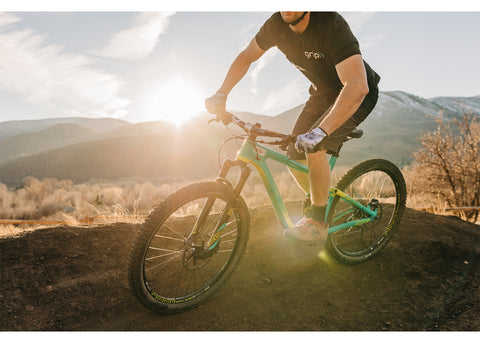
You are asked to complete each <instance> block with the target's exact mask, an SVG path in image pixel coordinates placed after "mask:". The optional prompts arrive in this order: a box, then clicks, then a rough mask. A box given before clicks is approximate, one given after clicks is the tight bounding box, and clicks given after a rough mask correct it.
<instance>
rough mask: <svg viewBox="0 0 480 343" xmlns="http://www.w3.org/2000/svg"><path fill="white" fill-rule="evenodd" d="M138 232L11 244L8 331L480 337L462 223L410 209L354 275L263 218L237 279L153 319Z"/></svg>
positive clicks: (475, 284)
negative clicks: (134, 255)
mask: <svg viewBox="0 0 480 343" xmlns="http://www.w3.org/2000/svg"><path fill="white" fill-rule="evenodd" d="M297 205H298V204H297ZM297 205H295V206H297ZM138 228H139V226H136V225H128V224H118V225H111V226H101V227H91V228H85V227H83V228H82V227H56V228H50V229H44V230H37V231H34V232H31V233H28V234H25V235H23V236H21V237H16V238H8V239H2V240H0V275H1V283H0V303H1V304H2V306H0V329H1V330H23V331H26V330H75V331H81V330H140V331H143V330H156V331H174V330H181V331H189V330H199V331H200V330H201V331H205V330H209V331H215V330H249V331H261V330H275V331H282V330H289V331H298V330H314V331H321V330H335V331H336V330H368V331H377V330H392V331H393V330H395V331H398V330H409V331H417V330H474V331H476V330H480V289H479V285H480V263H479V262H480V258H479V256H480V255H479V254H480V251H479V242H480V227H479V226H477V225H473V224H469V223H466V222H463V221H461V220H458V219H456V218H453V217H443V216H436V215H432V214H428V213H423V212H418V211H413V210H407V211H406V213H405V217H404V220H403V221H402V225H401V227H400V230H399V232H398V233H397V234H396V235H395V236H394V237H393V239H392V241H391V242H390V243H389V245H388V246H387V247H386V248H385V250H384V251H383V252H382V253H381V254H380V255H379V256H378V257H376V258H374V259H373V260H371V261H368V262H366V263H363V264H360V265H357V266H346V265H342V264H339V263H337V262H335V261H333V260H331V259H329V258H328V257H327V256H326V255H325V253H324V252H323V247H319V246H317V247H307V248H305V247H295V246H292V245H291V244H288V243H287V242H285V240H284V239H283V236H282V232H281V230H280V229H279V226H278V224H277V222H276V220H274V217H273V210H272V209H271V208H268V207H263V208H257V209H255V210H253V211H252V231H251V235H250V241H249V244H248V246H247V251H246V253H245V255H244V256H243V258H242V260H241V261H240V264H239V266H238V268H237V270H236V271H235V272H234V274H233V276H232V277H231V278H230V280H228V281H227V283H226V284H225V285H224V286H223V288H222V289H221V290H220V291H219V292H218V293H216V294H215V295H213V296H212V297H211V298H210V299H209V301H207V302H206V303H205V304H203V305H202V306H200V307H199V308H198V309H195V310H192V311H189V312H186V313H182V314H178V315H173V316H160V315H157V314H154V313H152V312H150V311H148V310H146V309H145V308H143V307H142V306H141V305H140V304H139V303H138V302H137V301H136V299H135V298H134V296H133V295H132V294H131V292H130V289H129V287H128V282H127V276H126V270H127V259H128V253H129V249H130V245H131V244H132V242H133V239H134V237H135V234H136V232H137V230H138Z"/></svg>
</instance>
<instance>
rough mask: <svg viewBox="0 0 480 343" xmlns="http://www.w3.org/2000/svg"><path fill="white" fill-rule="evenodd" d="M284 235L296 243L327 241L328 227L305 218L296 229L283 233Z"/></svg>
mask: <svg viewBox="0 0 480 343" xmlns="http://www.w3.org/2000/svg"><path fill="white" fill-rule="evenodd" d="M283 234H284V235H285V236H286V237H287V238H289V239H293V240H295V241H302V242H317V241H326V240H327V236H328V225H327V224H326V223H320V222H317V221H316V220H315V219H312V218H307V217H303V218H302V220H300V221H299V222H298V223H297V224H296V225H295V226H294V227H292V228H291V229H287V230H285V231H283Z"/></svg>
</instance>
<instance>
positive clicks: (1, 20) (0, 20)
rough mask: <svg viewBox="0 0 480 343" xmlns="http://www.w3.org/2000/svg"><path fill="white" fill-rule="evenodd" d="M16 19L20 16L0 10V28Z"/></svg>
mask: <svg viewBox="0 0 480 343" xmlns="http://www.w3.org/2000/svg"><path fill="white" fill-rule="evenodd" d="M18 21H20V18H18V17H16V16H14V15H13V14H9V13H2V12H0V29H2V28H4V27H5V26H7V25H10V24H13V23H16V22H18Z"/></svg>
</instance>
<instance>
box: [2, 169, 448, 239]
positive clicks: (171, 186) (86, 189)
mask: <svg viewBox="0 0 480 343" xmlns="http://www.w3.org/2000/svg"><path fill="white" fill-rule="evenodd" d="M345 172H346V170H345V169H343V170H340V169H337V170H336V171H335V172H334V174H333V175H332V184H335V183H337V181H338V180H339V179H340V177H341V176H342V175H343V174H344V173H345ZM403 172H404V175H405V178H406V181H407V190H408V198H407V199H408V200H407V206H408V207H410V208H417V209H418V208H425V209H428V210H429V211H430V212H434V213H437V214H446V212H445V208H446V207H447V204H446V203H445V201H442V199H441V197H440V196H438V197H435V196H432V195H425V194H420V193H415V192H414V190H413V188H412V187H411V186H410V185H411V184H412V180H413V179H414V178H415V175H412V173H411V170H409V169H408V168H406V169H404V171H403ZM231 181H233V182H234V181H235V177H233V178H232V179H231ZM275 181H276V183H277V186H278V188H279V191H280V194H281V195H282V197H283V199H284V200H303V199H304V197H305V194H304V193H303V191H302V190H301V189H300V188H299V187H298V186H297V184H296V183H295V181H294V180H293V178H292V177H291V175H290V173H288V172H283V173H280V174H278V175H276V176H275ZM190 182H192V181H187V180H183V181H179V180H164V181H163V182H162V181H158V182H150V181H142V182H140V181H135V180H129V181H128V180H127V181H118V182H115V183H111V182H90V183H84V184H73V182H71V181H69V180H56V179H45V180H37V179H35V178H27V179H25V186H24V187H23V188H21V189H17V190H9V189H7V187H6V186H5V185H4V184H1V183H0V219H13V220H46V219H48V220H57V221H63V222H66V223H67V224H69V225H79V224H80V221H81V220H83V219H84V218H86V217H93V218H95V223H98V224H99V223H114V222H128V223H140V222H142V221H143V220H144V218H145V216H147V215H148V213H149V212H150V210H151V209H152V208H153V207H154V206H155V205H156V204H158V203H159V202H161V201H162V200H163V199H164V198H165V197H166V196H167V195H169V194H170V193H172V192H174V191H176V190H177V189H179V188H180V187H182V186H184V185H186V184H188V183H190ZM242 195H243V197H244V198H245V200H246V202H247V204H248V206H249V207H257V206H262V205H265V204H268V203H269V198H268V194H267V192H266V190H265V189H264V186H263V184H262V182H261V179H260V177H259V176H258V174H257V173H252V175H251V177H250V179H249V181H248V182H247V184H246V186H245V188H244V190H243V192H242ZM448 214H452V213H448ZM28 229H29V227H28V226H25V225H22V226H14V225H0V236H5V235H14V234H17V233H19V232H23V231H25V230H28Z"/></svg>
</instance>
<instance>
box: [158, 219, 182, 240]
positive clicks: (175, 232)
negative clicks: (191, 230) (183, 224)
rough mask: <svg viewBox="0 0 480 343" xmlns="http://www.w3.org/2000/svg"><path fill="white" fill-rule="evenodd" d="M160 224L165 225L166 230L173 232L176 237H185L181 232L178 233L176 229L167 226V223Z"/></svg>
mask: <svg viewBox="0 0 480 343" xmlns="http://www.w3.org/2000/svg"><path fill="white" fill-rule="evenodd" d="M162 226H163V227H165V228H166V229H167V230H169V231H171V232H173V233H174V234H176V235H177V236H178V237H180V238H182V240H183V239H184V238H185V237H183V236H182V235H181V234H179V233H178V232H177V231H175V230H173V229H171V228H169V227H168V225H167V224H165V223H163V225H162Z"/></svg>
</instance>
